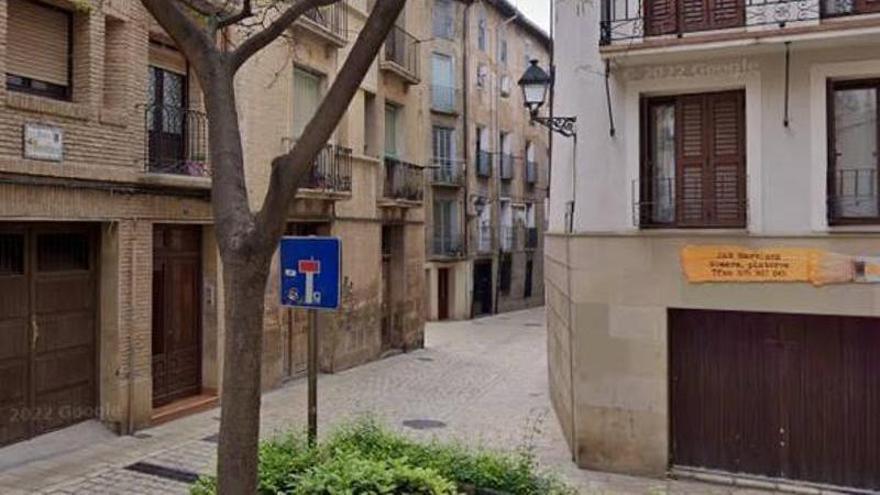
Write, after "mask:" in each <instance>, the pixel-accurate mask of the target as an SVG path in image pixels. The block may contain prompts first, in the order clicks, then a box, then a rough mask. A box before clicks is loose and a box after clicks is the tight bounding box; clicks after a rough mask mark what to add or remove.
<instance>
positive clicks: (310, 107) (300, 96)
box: [293, 67, 323, 139]
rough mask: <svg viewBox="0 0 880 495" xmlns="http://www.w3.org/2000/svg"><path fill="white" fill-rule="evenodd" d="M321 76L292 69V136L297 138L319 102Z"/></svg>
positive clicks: (321, 83) (321, 84)
mask: <svg viewBox="0 0 880 495" xmlns="http://www.w3.org/2000/svg"><path fill="white" fill-rule="evenodd" d="M322 86H323V77H322V76H319V75H317V74H314V73H312V72H309V71H306V70H303V69H300V68H298V67H297V68H294V69H293V137H294V139H297V138H299V137H300V136H301V135H302V133H303V131H305V129H306V125H308V123H309V121H310V120H312V117H313V116H314V115H315V112H316V111H317V110H318V105H320V104H321V91H322Z"/></svg>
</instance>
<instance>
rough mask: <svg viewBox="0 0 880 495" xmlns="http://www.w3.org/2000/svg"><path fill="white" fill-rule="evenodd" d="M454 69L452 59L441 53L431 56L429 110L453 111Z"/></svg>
mask: <svg viewBox="0 0 880 495" xmlns="http://www.w3.org/2000/svg"><path fill="white" fill-rule="evenodd" d="M455 100H456V98H455V68H454V66H453V63H452V57H450V56H449V55H445V54H442V53H433V54H432V55H431V108H433V109H434V110H439V111H441V112H451V111H453V110H454V109H455V103H456V101H455Z"/></svg>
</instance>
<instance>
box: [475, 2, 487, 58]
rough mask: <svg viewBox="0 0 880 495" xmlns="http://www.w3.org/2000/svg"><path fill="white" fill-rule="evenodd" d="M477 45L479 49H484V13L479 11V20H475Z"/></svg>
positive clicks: (483, 50)
mask: <svg viewBox="0 0 880 495" xmlns="http://www.w3.org/2000/svg"><path fill="white" fill-rule="evenodd" d="M477 47H479V49H480V51H482V52H485V51H486V14H484V13H482V12H481V13H480V20H478V21H477Z"/></svg>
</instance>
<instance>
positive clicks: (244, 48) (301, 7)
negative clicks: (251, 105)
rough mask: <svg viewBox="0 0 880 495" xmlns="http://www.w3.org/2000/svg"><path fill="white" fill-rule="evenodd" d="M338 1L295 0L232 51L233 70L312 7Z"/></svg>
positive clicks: (273, 39)
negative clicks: (264, 26)
mask: <svg viewBox="0 0 880 495" xmlns="http://www.w3.org/2000/svg"><path fill="white" fill-rule="evenodd" d="M338 1H339V0H295V1H294V2H293V5H291V6H290V7H289V8H288V9H287V10H285V11H284V12H283V13H282V14H281V15H280V16H278V18H277V19H275V20H274V21H272V23H271V24H269V26H267V27H266V28H264V29H263V30H262V31H259V32H257V33H255V34H254V35H253V36H251V37H250V38H248V39H246V40H245V41H244V42H242V44H241V45H240V46H239V47H238V48H237V49H236V50H235V51H234V52H232V56H231V62H232V69H233V71H235V70H238V68H239V67H241V66H242V65H243V64H244V63H245V62H247V60H248V59H249V58H251V57H252V56H253V55H254V54H255V53H257V52H258V51H260V50H262V49H263V48H265V47H266V46H267V45H268V44H269V43H272V42H273V41H275V40H276V39H277V38H278V37H279V36H281V35H282V34H283V33H284V31H286V30H287V29H288V28H289V27H290V26H291V25H292V24H293V23H294V22H296V20H297V19H299V18H300V16H302V15H303V14H304V13H306V12H308V11H309V10H310V9H313V8H316V7H321V6H325V5H331V4H334V3H336V2H338Z"/></svg>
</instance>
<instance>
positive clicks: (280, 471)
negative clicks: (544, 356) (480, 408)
mask: <svg viewBox="0 0 880 495" xmlns="http://www.w3.org/2000/svg"><path fill="white" fill-rule="evenodd" d="M259 466H260V468H259V476H260V479H259V492H260V493H261V494H279V493H281V494H291V495H337V494H340V495H342V494H352V495H354V494H375V495H382V494H412V495H447V494H450V495H451V494H455V493H458V490H459V489H463V488H464V487H477V488H480V489H489V490H495V491H498V492H503V493H509V494H512V495H569V494H574V493H576V492H575V491H574V490H573V489H572V488H570V487H568V486H567V485H565V484H564V483H562V482H561V481H559V480H558V479H556V478H555V477H552V476H548V475H546V474H544V473H541V472H539V470H538V466H537V463H536V462H535V459H534V456H533V455H532V454H531V452H530V451H528V450H525V449H524V450H521V451H518V452H514V453H502V452H496V451H491V450H480V449H473V448H470V447H467V446H464V445H461V444H458V443H440V442H437V441H432V442H427V443H421V442H417V441H414V440H411V439H409V438H407V437H405V436H404V435H401V434H398V433H394V432H391V431H389V430H388V429H386V428H384V427H383V426H381V425H380V424H379V423H378V422H377V421H375V420H373V419H362V420H360V421H357V422H354V423H351V424H348V425H344V426H341V427H339V428H337V429H336V430H335V431H334V432H332V433H331V435H330V436H329V438H328V439H327V440H326V441H324V442H322V443H321V444H320V445H319V446H317V447H313V448H310V447H309V446H308V445H307V443H306V442H305V441H304V440H303V438H302V437H301V436H298V435H289V436H286V437H283V438H280V439H276V440H272V441H268V442H264V443H263V444H262V445H261V446H260V463H259ZM215 491H216V486H215V482H214V480H213V479H211V478H203V479H201V480H199V482H198V483H196V485H195V486H194V487H193V489H192V493H193V494H194V495H212V494H213V493H215Z"/></svg>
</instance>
